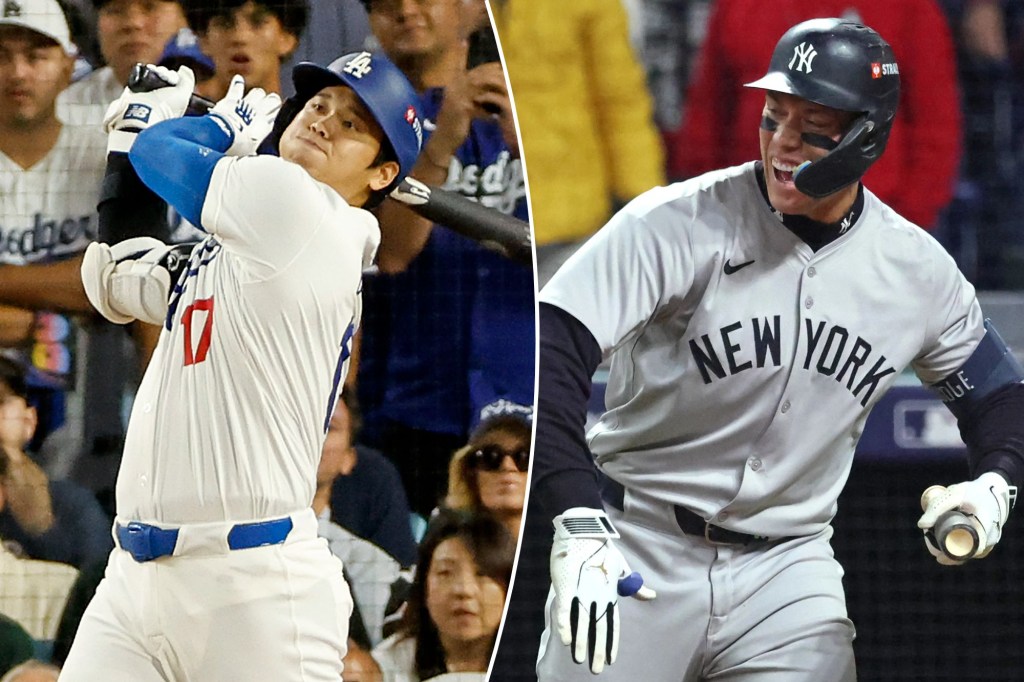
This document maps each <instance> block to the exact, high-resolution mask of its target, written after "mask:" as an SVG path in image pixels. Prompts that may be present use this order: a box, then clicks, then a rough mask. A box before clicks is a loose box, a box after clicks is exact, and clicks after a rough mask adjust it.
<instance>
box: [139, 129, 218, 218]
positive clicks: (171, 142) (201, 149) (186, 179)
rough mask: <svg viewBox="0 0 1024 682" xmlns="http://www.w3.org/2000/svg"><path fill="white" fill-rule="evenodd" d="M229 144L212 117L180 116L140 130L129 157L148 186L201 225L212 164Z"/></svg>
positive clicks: (211, 173)
mask: <svg viewBox="0 0 1024 682" xmlns="http://www.w3.org/2000/svg"><path fill="white" fill-rule="evenodd" d="M230 145H231V139H230V137H229V136H228V135H227V133H225V132H224V130H223V129H222V128H220V127H219V126H218V125H217V123H216V122H214V120H213V119H212V118H210V117H208V116H203V117H202V118H180V119H174V120H170V121H164V122H163V123H160V124H158V125H155V126H153V127H151V128H147V129H146V130H144V131H142V132H141V133H139V137H138V139H136V140H135V144H134V145H132V149H131V151H130V152H129V154H128V158H129V160H130V161H131V163H132V166H133V167H134V168H135V171H136V172H137V173H138V174H139V178H141V179H142V181H143V182H144V183H146V186H147V187H149V188H150V189H151V190H153V191H154V192H155V193H156V194H157V195H158V196H159V197H160V198H161V199H163V200H164V201H166V202H167V203H169V204H170V205H171V206H174V208H175V209H177V211H178V213H180V214H181V215H182V216H183V217H184V218H185V219H186V220H188V221H189V222H190V223H192V224H193V225H197V226H198V225H201V222H202V220H201V218H202V212H203V202H204V201H205V200H206V192H207V190H208V189H209V187H210V178H211V177H213V168H214V166H216V165H217V162H218V161H220V159H222V158H223V157H224V152H225V151H226V150H227V149H228V147H229V146H230Z"/></svg>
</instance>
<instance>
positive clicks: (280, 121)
mask: <svg viewBox="0 0 1024 682" xmlns="http://www.w3.org/2000/svg"><path fill="white" fill-rule="evenodd" d="M304 106H306V100H299V99H298V98H297V97H289V98H288V99H286V100H285V101H284V103H283V104H282V105H281V109H280V111H278V112H277V118H275V119H274V127H273V128H272V129H271V130H270V134H269V135H267V139H266V140H265V141H264V143H263V144H264V145H266V147H267V149H268V151H270V153H272V154H274V155H275V156H280V155H281V148H280V145H281V136H282V135H284V131H285V128H287V127H288V126H289V125H290V124H291V122H292V121H293V120H294V119H295V117H296V116H298V114H299V112H300V111H302V107H304Z"/></svg>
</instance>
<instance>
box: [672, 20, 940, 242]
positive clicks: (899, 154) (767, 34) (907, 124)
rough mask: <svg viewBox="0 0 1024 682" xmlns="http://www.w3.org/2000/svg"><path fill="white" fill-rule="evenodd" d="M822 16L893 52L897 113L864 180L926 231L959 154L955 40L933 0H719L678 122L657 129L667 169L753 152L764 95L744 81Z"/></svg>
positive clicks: (677, 172)
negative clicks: (857, 26)
mask: <svg viewBox="0 0 1024 682" xmlns="http://www.w3.org/2000/svg"><path fill="white" fill-rule="evenodd" d="M830 16H834V17H843V18H847V19H853V20H855V21H860V22H861V23H864V24H866V25H867V26H870V27H871V28H873V29H875V30H876V31H878V33H880V34H881V36H882V37H883V38H884V39H885V40H886V41H887V42H888V43H889V44H890V45H892V48H893V50H894V52H895V53H896V61H897V63H898V64H899V67H900V78H901V89H902V91H901V93H900V104H899V109H898V110H897V113H896V121H895V123H894V125H893V129H892V134H891V136H890V137H889V144H888V146H887V147H886V150H885V153H884V154H883V155H882V158H881V159H879V160H878V162H877V163H875V165H874V166H872V167H871V169H870V170H869V171H868V172H867V174H866V175H865V176H864V184H865V186H866V187H867V188H868V189H870V190H871V191H872V192H874V193H875V194H877V195H878V196H879V197H880V198H881V199H882V200H883V201H884V202H886V203H887V204H889V205H890V206H891V207H893V208H894V209H895V210H896V211H897V212H898V213H899V214H900V215H902V216H903V217H905V218H907V219H908V220H910V221H912V222H914V223H916V224H918V225H920V226H921V227H924V228H928V229H930V228H931V227H933V226H934V224H935V220H936V217H937V215H938V213H939V211H940V210H941V209H942V208H943V207H944V206H945V205H946V204H947V203H948V202H949V200H950V198H951V197H952V192H953V184H954V180H955V178H956V176H957V170H958V164H959V160H960V105H959V91H958V86H957V80H956V63H955V57H954V53H953V41H952V37H951V34H950V30H949V25H948V23H947V21H946V18H945V16H944V15H943V14H942V12H941V10H940V9H939V7H938V5H937V3H935V2H934V1H933V0H775V1H774V2H765V1H764V0H718V1H717V2H716V3H714V9H713V10H712V13H711V18H710V21H709V25H708V34H707V38H706V40H705V42H704V45H703V48H702V50H701V54H700V57H699V58H698V60H697V63H696V66H695V69H694V72H693V75H692V77H691V81H690V86H689V88H688V89H687V93H686V111H685V116H684V120H683V125H682V127H681V129H680V130H678V131H673V132H669V133H666V135H665V139H666V148H667V150H668V157H669V158H668V164H669V173H670V175H671V176H672V177H673V178H687V177H693V176H694V175H699V174H701V173H704V172H706V171H709V170H713V169H715V168H724V167H726V166H733V165H736V164H739V163H743V162H745V161H749V160H751V159H755V158H758V156H759V151H758V149H759V147H758V125H759V122H760V120H761V110H762V108H763V107H764V92H763V91H761V90H755V89H752V88H744V87H743V84H744V83H749V82H751V81H754V80H756V79H758V78H760V77H761V76H762V75H764V73H765V71H766V70H767V69H768V62H769V61H770V59H771V55H772V51H773V50H774V48H775V44H776V42H778V40H779V38H780V37H781V36H782V34H783V33H785V32H786V30H787V29H789V28H790V27H791V26H794V25H796V24H798V23H800V22H801V21H804V20H806V19H812V18H815V17H830Z"/></svg>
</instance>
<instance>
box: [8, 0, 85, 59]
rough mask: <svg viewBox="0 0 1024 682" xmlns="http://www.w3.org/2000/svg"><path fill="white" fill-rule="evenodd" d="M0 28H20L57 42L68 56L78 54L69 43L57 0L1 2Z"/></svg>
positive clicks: (64, 19) (64, 18)
mask: <svg viewBox="0 0 1024 682" xmlns="http://www.w3.org/2000/svg"><path fill="white" fill-rule="evenodd" d="M2 2H3V9H2V11H0V26H21V27H23V28H27V29H29V30H30V31H35V32H36V33H40V34H42V35H44V36H46V37H47V38H52V39H53V40H55V41H57V44H58V45H60V46H61V47H62V48H64V51H65V52H67V53H68V54H69V55H74V54H76V53H77V52H78V50H77V49H76V48H75V44H74V43H73V42H71V31H70V30H68V20H67V18H66V17H65V16H64V11H63V10H62V9H61V8H60V5H58V4H57V0H2Z"/></svg>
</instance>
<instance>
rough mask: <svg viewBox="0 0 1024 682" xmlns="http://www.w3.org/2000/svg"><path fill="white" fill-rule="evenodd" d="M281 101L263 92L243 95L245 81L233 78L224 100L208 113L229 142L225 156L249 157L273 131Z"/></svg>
mask: <svg viewBox="0 0 1024 682" xmlns="http://www.w3.org/2000/svg"><path fill="white" fill-rule="evenodd" d="M280 109H281V98H280V96H278V95H277V94H276V93H269V94H268V93H267V92H265V91H264V90H263V89H262V88H253V89H252V90H250V91H249V92H248V93H246V92H245V79H244V78H242V77H241V76H238V75H236V76H235V77H234V78H232V79H231V85H230V86H229V87H228V92H227V94H226V95H224V98H223V99H222V100H220V101H219V102H217V104H215V105H214V107H213V109H212V110H211V111H210V118H212V119H213V120H214V121H215V122H216V123H217V125H218V126H219V127H220V129H221V131H222V132H223V133H224V134H225V135H226V136H227V138H228V140H230V142H229V144H228V145H227V151H226V152H225V154H227V155H228V156H251V155H253V154H255V153H256V150H257V148H259V146H260V143H261V142H263V139H264V138H265V137H266V136H267V135H269V134H270V131H271V130H273V128H274V119H275V118H277V112H278V111H280Z"/></svg>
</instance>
